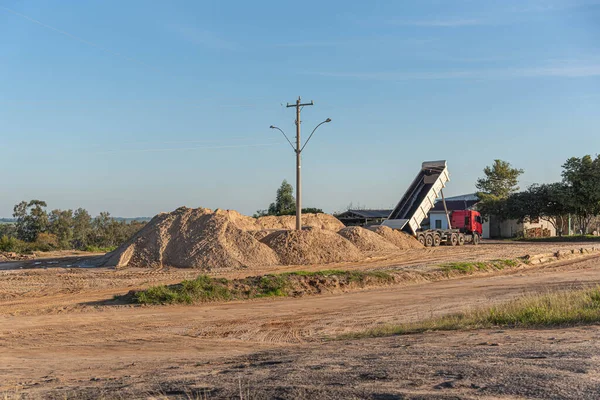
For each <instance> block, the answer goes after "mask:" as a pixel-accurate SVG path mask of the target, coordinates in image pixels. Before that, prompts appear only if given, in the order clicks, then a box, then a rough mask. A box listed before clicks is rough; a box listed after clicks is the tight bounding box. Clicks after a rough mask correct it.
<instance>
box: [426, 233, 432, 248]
mask: <svg viewBox="0 0 600 400" xmlns="http://www.w3.org/2000/svg"><path fill="white" fill-rule="evenodd" d="M431 246H433V235H432V234H431V233H428V234H427V235H425V247H431Z"/></svg>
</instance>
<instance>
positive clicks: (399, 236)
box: [369, 226, 423, 250]
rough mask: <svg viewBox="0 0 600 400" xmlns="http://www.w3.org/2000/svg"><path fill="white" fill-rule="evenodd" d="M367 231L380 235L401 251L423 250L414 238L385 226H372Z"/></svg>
mask: <svg viewBox="0 0 600 400" xmlns="http://www.w3.org/2000/svg"><path fill="white" fill-rule="evenodd" d="M369 229H371V230H372V231H373V232H375V233H377V234H379V235H381V236H382V237H383V238H384V239H385V240H387V241H388V242H390V243H392V244H393V245H394V246H396V247H398V248H399V249H401V250H408V249H420V248H423V245H422V244H421V243H419V241H418V240H417V239H415V237H414V236H412V235H409V234H408V233H404V232H402V231H398V230H395V229H392V228H390V227H387V226H373V227H371V228H369Z"/></svg>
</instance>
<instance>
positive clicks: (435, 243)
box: [433, 233, 442, 247]
mask: <svg viewBox="0 0 600 400" xmlns="http://www.w3.org/2000/svg"><path fill="white" fill-rule="evenodd" d="M440 244H442V237H441V236H440V234H439V233H435V234H434V235H433V247H438V246H439V245H440Z"/></svg>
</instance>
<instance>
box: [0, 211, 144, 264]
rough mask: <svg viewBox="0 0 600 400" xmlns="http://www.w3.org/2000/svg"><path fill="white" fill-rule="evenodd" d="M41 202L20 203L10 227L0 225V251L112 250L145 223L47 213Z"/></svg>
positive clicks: (84, 214) (106, 215)
mask: <svg viewBox="0 0 600 400" xmlns="http://www.w3.org/2000/svg"><path fill="white" fill-rule="evenodd" d="M46 208H47V204H46V202H45V201H42V200H31V201H22V202H20V203H19V204H17V205H15V207H14V209H13V217H14V219H15V222H14V223H8V224H6V223H5V224H0V251H15V252H23V251H33V250H41V251H49V250H58V249H76V250H88V251H105V250H110V249H113V248H115V247H117V246H119V245H120V244H122V243H123V242H125V241H126V240H127V239H129V238H130V237H131V236H132V235H133V234H134V233H136V232H137V231H139V230H140V229H141V228H142V227H143V226H144V225H145V222H141V221H135V220H134V221H126V220H120V221H119V220H117V219H115V218H113V217H111V216H110V214H109V213H108V212H101V213H100V214H99V215H98V216H96V217H92V216H91V215H90V214H89V212H88V211H87V210H85V209H83V208H78V209H77V210H59V209H55V210H51V211H47V210H46Z"/></svg>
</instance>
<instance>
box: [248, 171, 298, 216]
mask: <svg viewBox="0 0 600 400" xmlns="http://www.w3.org/2000/svg"><path fill="white" fill-rule="evenodd" d="M295 212H296V200H295V199H294V188H293V187H292V185H290V184H289V183H288V181H287V180H285V179H284V180H283V182H281V186H280V187H279V189H277V195H276V197H275V202H274V203H271V205H269V209H268V210H266V212H265V210H259V211H257V213H256V214H255V215H256V216H263V215H292V214H294V213H295Z"/></svg>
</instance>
